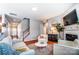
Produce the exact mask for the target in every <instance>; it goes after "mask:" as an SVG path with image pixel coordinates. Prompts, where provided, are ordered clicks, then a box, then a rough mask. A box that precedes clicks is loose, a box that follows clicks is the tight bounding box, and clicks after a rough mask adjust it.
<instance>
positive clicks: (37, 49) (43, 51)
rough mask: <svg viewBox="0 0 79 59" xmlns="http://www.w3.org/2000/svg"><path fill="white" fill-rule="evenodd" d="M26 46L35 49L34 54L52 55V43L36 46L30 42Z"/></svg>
mask: <svg viewBox="0 0 79 59" xmlns="http://www.w3.org/2000/svg"><path fill="white" fill-rule="evenodd" d="M28 47H29V48H30V49H34V50H35V55H53V44H48V45H47V46H46V47H43V48H41V47H37V46H35V44H30V45H28Z"/></svg>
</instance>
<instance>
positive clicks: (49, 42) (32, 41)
mask: <svg viewBox="0 0 79 59" xmlns="http://www.w3.org/2000/svg"><path fill="white" fill-rule="evenodd" d="M37 41H38V40H31V41H25V42H24V43H25V44H26V45H29V44H33V43H36V42H37ZM55 43H57V42H52V41H48V44H55Z"/></svg>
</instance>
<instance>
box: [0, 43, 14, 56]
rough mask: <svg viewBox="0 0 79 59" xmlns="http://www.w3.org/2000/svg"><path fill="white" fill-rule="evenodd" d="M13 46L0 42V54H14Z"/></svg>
mask: <svg viewBox="0 0 79 59" xmlns="http://www.w3.org/2000/svg"><path fill="white" fill-rule="evenodd" d="M14 51H15V50H13V48H12V47H11V46H10V45H8V44H6V43H0V55H13V54H14Z"/></svg>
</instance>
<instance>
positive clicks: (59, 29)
mask: <svg viewBox="0 0 79 59" xmlns="http://www.w3.org/2000/svg"><path fill="white" fill-rule="evenodd" d="M55 26H56V29H57V31H58V32H59V39H60V38H61V36H60V32H63V31H64V26H63V25H61V24H60V23H57V24H56V25H55Z"/></svg>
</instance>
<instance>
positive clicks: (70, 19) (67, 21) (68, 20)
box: [63, 9, 78, 26]
mask: <svg viewBox="0 0 79 59" xmlns="http://www.w3.org/2000/svg"><path fill="white" fill-rule="evenodd" d="M63 22H64V26H68V25H72V24H76V23H77V22H78V18H77V13H76V9H74V10H73V11H71V12H70V13H69V14H67V15H66V16H64V17H63Z"/></svg>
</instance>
